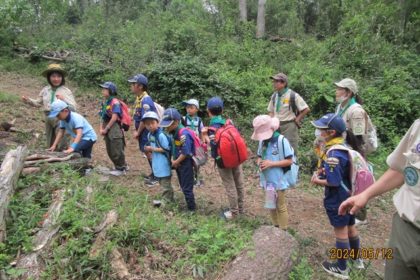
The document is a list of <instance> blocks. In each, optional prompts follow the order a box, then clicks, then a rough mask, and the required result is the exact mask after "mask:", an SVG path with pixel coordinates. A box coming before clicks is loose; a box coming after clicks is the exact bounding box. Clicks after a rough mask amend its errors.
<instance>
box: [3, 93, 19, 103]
mask: <svg viewBox="0 0 420 280" xmlns="http://www.w3.org/2000/svg"><path fill="white" fill-rule="evenodd" d="M0 102H1V103H6V104H15V103H17V102H19V97H18V96H16V95H14V94H11V93H7V92H3V91H0Z"/></svg>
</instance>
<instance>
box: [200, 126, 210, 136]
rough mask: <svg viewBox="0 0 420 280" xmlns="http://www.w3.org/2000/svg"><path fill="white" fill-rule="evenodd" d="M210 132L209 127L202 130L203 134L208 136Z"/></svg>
mask: <svg viewBox="0 0 420 280" xmlns="http://www.w3.org/2000/svg"><path fill="white" fill-rule="evenodd" d="M208 131H209V128H208V127H207V126H205V127H203V128H202V129H201V133H202V134H205V135H207V133H208Z"/></svg>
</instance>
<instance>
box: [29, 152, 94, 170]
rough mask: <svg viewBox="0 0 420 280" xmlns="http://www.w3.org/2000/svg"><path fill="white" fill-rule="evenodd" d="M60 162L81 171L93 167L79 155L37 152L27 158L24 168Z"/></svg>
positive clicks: (86, 159) (88, 160)
mask: <svg viewBox="0 0 420 280" xmlns="http://www.w3.org/2000/svg"><path fill="white" fill-rule="evenodd" d="M59 162H65V163H68V164H69V165H70V166H71V167H72V168H74V169H79V170H80V169H84V168H90V167H91V160H90V159H88V158H82V157H81V155H80V154H79V153H71V154H66V153H64V152H50V151H36V152H35V153H34V154H32V155H30V156H28V157H27V158H26V161H25V163H24V167H25V168H27V167H28V168H29V167H36V166H42V165H45V164H52V163H59Z"/></svg>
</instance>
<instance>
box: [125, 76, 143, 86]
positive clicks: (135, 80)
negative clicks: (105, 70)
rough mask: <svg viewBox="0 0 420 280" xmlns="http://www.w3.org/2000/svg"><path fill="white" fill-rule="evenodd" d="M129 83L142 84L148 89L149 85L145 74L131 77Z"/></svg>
mask: <svg viewBox="0 0 420 280" xmlns="http://www.w3.org/2000/svg"><path fill="white" fill-rule="evenodd" d="M128 82H129V83H137V84H142V85H144V86H146V87H147V84H148V80H147V77H146V76H145V75H143V74H137V75H135V76H133V77H131V78H130V79H128Z"/></svg>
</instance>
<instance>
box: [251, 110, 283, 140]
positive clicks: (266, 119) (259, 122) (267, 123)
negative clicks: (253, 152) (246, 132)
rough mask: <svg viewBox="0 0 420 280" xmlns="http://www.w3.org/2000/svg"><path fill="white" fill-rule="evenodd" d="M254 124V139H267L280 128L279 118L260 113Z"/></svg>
mask: <svg viewBox="0 0 420 280" xmlns="http://www.w3.org/2000/svg"><path fill="white" fill-rule="evenodd" d="M252 126H253V127H254V133H252V136H251V139H252V140H257V141H261V140H267V139H269V138H270V137H271V136H273V133H274V131H276V130H277V129H278V128H279V126H280V121H279V119H278V118H272V117H270V116H269V115H259V116H257V117H256V118H255V119H254V120H253V122H252Z"/></svg>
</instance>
